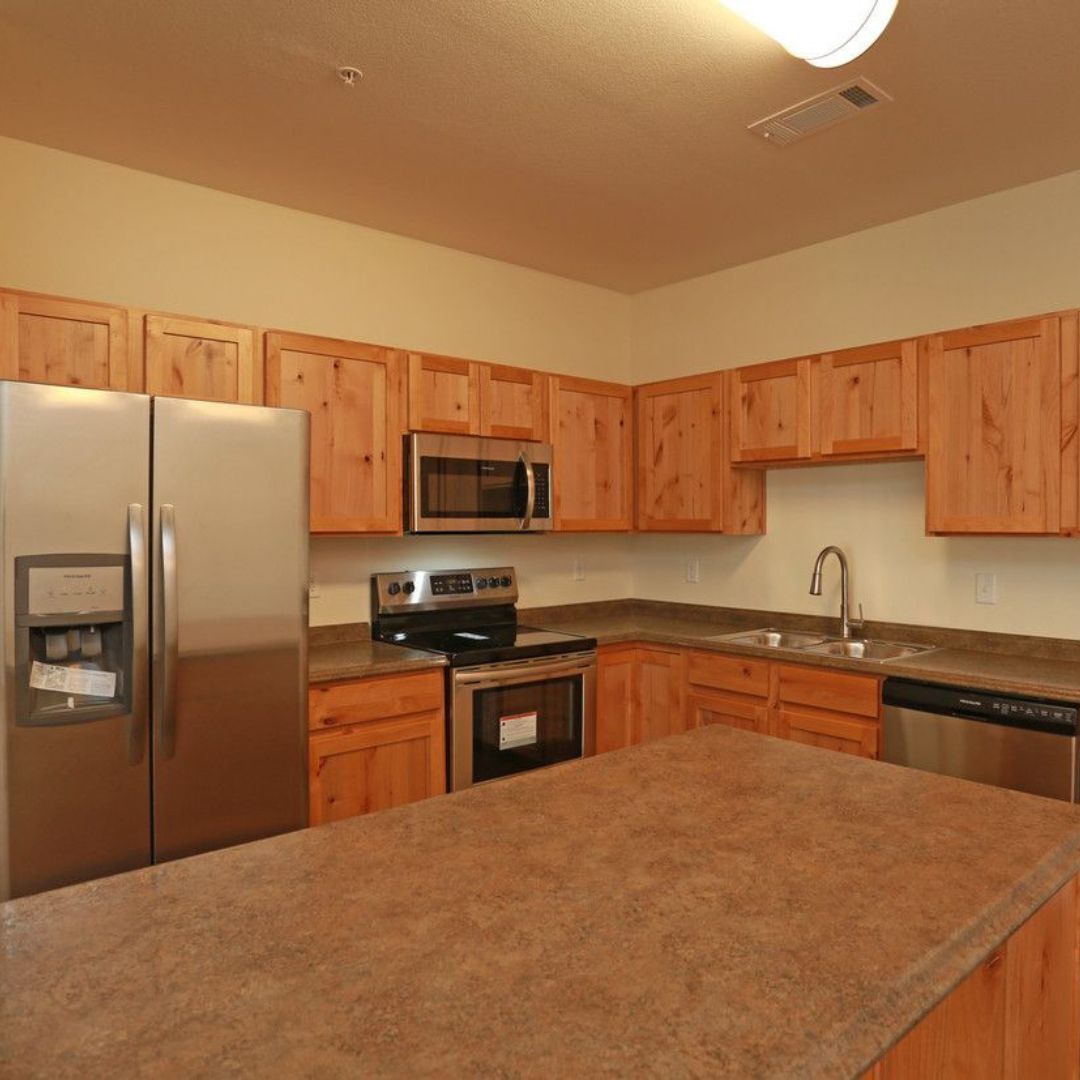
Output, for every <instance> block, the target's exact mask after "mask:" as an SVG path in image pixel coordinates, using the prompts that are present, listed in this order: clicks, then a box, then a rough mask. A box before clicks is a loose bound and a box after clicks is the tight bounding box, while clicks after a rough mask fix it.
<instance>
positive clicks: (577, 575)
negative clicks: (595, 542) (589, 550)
mask: <svg viewBox="0 0 1080 1080" xmlns="http://www.w3.org/2000/svg"><path fill="white" fill-rule="evenodd" d="M572 576H573V578H574V580H575V581H584V580H585V563H584V561H583V560H581V559H575V560H574V569H573V572H572Z"/></svg>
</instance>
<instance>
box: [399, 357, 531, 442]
mask: <svg viewBox="0 0 1080 1080" xmlns="http://www.w3.org/2000/svg"><path fill="white" fill-rule="evenodd" d="M547 387H548V377H547V376H546V375H542V374H541V373H540V372H538V371H529V370H528V369H527V368H517V367H507V366H504V365H500V364H484V363H479V362H478V361H475V360H459V359H458V358H457V357H454V356H434V355H432V354H430V353H410V354H409V394H408V396H409V430H410V431H434V432H441V433H443V434H447V435H487V436H490V437H492V438H496V439H524V440H528V441H531V442H542V441H544V440H545V439H546V438H547V426H548V424H547Z"/></svg>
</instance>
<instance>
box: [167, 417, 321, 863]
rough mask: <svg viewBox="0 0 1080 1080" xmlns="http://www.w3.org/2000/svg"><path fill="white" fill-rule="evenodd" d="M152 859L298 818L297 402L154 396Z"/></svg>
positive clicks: (303, 639)
mask: <svg viewBox="0 0 1080 1080" xmlns="http://www.w3.org/2000/svg"><path fill="white" fill-rule="evenodd" d="M153 414H154V419H153V553H154V554H153V565H154V574H153V582H154V594H153V598H152V608H153V620H152V621H153V656H154V660H153V675H152V683H153V714H154V716H153V787H154V814H153V823H154V858H155V861H158V862H161V861H164V860H167V859H176V858H179V857H181V856H184V855H191V854H195V853H196V852H200V851H208V850H210V849H213V848H219V847H225V846H227V845H229V844H237V843H241V842H243V841H246V840H255V839H257V838H259V837H263V836H270V835H273V834H275V833H280V832H286V831H288V830H290V829H297V828H302V827H303V826H305V825H306V824H307V576H308V424H309V418H308V415H307V413H305V412H298V411H295V410H291V409H268V408H261V407H259V406H254V405H225V404H219V403H215V402H200V401H186V400H182V399H179V398H160V397H159V398H155V399H154V405H153Z"/></svg>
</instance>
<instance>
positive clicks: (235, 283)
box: [0, 138, 631, 624]
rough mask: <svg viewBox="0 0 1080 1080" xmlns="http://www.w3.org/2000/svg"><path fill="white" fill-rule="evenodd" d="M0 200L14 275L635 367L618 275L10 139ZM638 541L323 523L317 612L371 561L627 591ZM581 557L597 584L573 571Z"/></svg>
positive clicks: (408, 337)
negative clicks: (601, 279)
mask: <svg viewBox="0 0 1080 1080" xmlns="http://www.w3.org/2000/svg"><path fill="white" fill-rule="evenodd" d="M0 206H2V207H3V210H2V211H0V285H7V286H11V287H15V288H23V289H32V290H36V291H40V292H47V293H57V294H60V295H65V296H75V297H85V298H87V299H95V300H106V301H112V302H114V303H120V304H132V305H137V306H145V307H150V308H159V309H164V310H167V311H176V312H181V313H188V314H193V315H203V316H207V317H210V318H221V319H232V320H237V321H241V322H253V323H256V324H261V325H265V326H276V327H281V328H285V329H290V330H297V331H304V332H310V333H316V334H329V335H332V336H335V337H344V338H354V339H358V340H361V341H376V342H383V343H387V344H392V345H399V346H404V347H408V348H418V349H429V350H433V351H437V352H446V353H451V354H459V355H462V356H469V357H476V358H484V359H492V360H499V361H505V362H507V363H514V364H519V365H522V366H528V367H536V368H540V369H546V370H551V371H564V372H570V373H573V374H579V375H585V376H590V377H593V378H607V379H622V378H624V377H625V375H626V371H627V367H628V362H629V353H628V336H629V329H630V300H629V298H628V297H625V296H621V295H619V294H617V293H613V292H610V291H608V290H606V289H598V288H594V287H592V286H588V285H581V284H578V283H576V282H572V281H566V280H563V279H561V278H557V277H554V276H552V275H550V274H541V273H538V272H536V271H533V270H526V269H522V268H521V267H516V266H510V265H508V264H506V263H499V262H496V261H494V260H492V259H485V258H480V257H478V256H475V255H468V254H465V253H462V252H458V251H451V250H449V249H447V248H441V247H436V246H434V245H432V244H424V243H420V242H418V241H415V240H409V239H406V238H403V237H399V236H392V235H389V234H387V233H381V232H376V231H374V230H372V229H365V228H361V227H359V226H355V225H348V224H345V223H343V222H338V221H332V220H330V219H328V218H321V217H317V216H315V215H312V214H304V213H300V212H298V211H295V210H288V209H285V208H283V207H278V206H271V205H269V204H267V203H260V202H256V201H253V200H251V199H243V198H240V197H238V196H234V195H228V194H225V193H223V192H219V191H212V190H210V189H208V188H201V187H196V186H194V185H191V184H184V183H180V182H178V181H174V180H168V179H165V178H162V177H158V176H152V175H150V174H148V173H142V172H137V171H134V170H132V169H125V168H121V167H119V166H115V165H109V164H106V163H103V162H99V161H93V160H90V159H89V158H83V157H78V156H76V155H73V154H66V153H62V152H60V151H56V150H49V149H46V148H44V147H40V146H34V145H31V144H29V143H24V142H17V141H14V140H12V139H5V138H0ZM624 548H625V542H624V541H623V540H622V539H620V538H615V539H607V538H601V539H599V540H593V541H591V542H590V541H581V542H579V541H576V540H573V539H567V538H553V539H547V540H541V541H539V542H538V541H536V540H535V539H534V538H531V537H511V538H509V539H508V540H505V541H502V542H501V543H500V544H498V545H497V546H496V545H493V543H492V542H490V541H487V540H484V541H468V540H460V539H459V540H455V541H443V542H432V541H427V540H417V539H413V538H408V539H403V540H346V539H342V540H327V539H317V540H315V541H314V542H313V544H312V572H313V574H314V576H315V578H316V580H317V581H319V582H320V587H319V591H320V595H319V596H318V597H317V598H315V599H314V600H313V601H312V606H311V618H312V622H313V623H315V624H319V623H332V622H343V621H351V620H353V619H366V618H367V606H368V599H367V595H368V594H367V579H368V575H369V574H370V573H371V571H372V570H374V569H394V568H400V567H405V566H421V565H428V564H430V565H440V566H445V565H466V566H467V565H471V564H477V563H483V562H489V561H498V562H511V563H516V564H517V565H518V567H519V571H520V577H521V582H522V587H523V591H524V597H525V599H526V601H527V602H530V603H533V602H535V603H543V602H561V601H563V600H567V601H569V600H578V599H594V598H607V597H611V596H624V595H626V594H627V593H628V592H629V591H630V589H631V581H630V577H629V572H628V570H627V571H626V572H622V571H620V569H619V568H620V567H626V566H627V565H628V564H627V555H626V552H625V550H624ZM496 551H497V552H498V554H499V557H498V558H497V559H495V558H494V556H495V554H496ZM576 558H581V559H582V560H583V561H584V562H585V563H586V573H587V575H588V576H587V577H586V580H585V581H584V582H574V581H572V580H571V570H572V567H573V563H574V560H575V559H576ZM590 565H591V566H592V567H594V568H600V567H603V572H600V570H599V569H597V571H596V572H595V573H593V572H590V570H589V569H588V568H589V566H590Z"/></svg>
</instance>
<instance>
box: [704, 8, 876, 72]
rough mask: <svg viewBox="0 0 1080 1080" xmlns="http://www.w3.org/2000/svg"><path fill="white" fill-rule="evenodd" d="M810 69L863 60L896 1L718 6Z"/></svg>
mask: <svg viewBox="0 0 1080 1080" xmlns="http://www.w3.org/2000/svg"><path fill="white" fill-rule="evenodd" d="M720 2H721V3H722V4H723V5H724V7H727V8H730V9H731V10H732V11H734V12H735V14H736V15H739V16H741V17H742V18H744V19H745V20H746V21H747V22H748V23H750V24H751V25H753V26H756V27H757V28H758V29H759V30H761V31H762V32H763V33H765V34H768V35H769V37H771V38H772V39H773V40H774V41H778V42H779V43H780V44H781V45H783V47H784V48H785V49H787V51H788V52H789V53H791V55H792V56H797V57H798V58H799V59H800V60H805V61H806V62H807V63H808V64H813V65H814V67H823V68H831V67H840V65H841V64H849V63H851V61H852V60H854V59H855V58H856V57H858V56H862V54H863V53H864V52H866V50H867V49H869V48H870V46H871V45H873V44H874V42H875V41H877V39H878V38H879V37H881V35H882V33H883V32H884V30H885V27H886V26H888V25H889V20H890V19H891V18H892V16H893V12H894V11H895V10H896V3H897V0H720Z"/></svg>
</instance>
